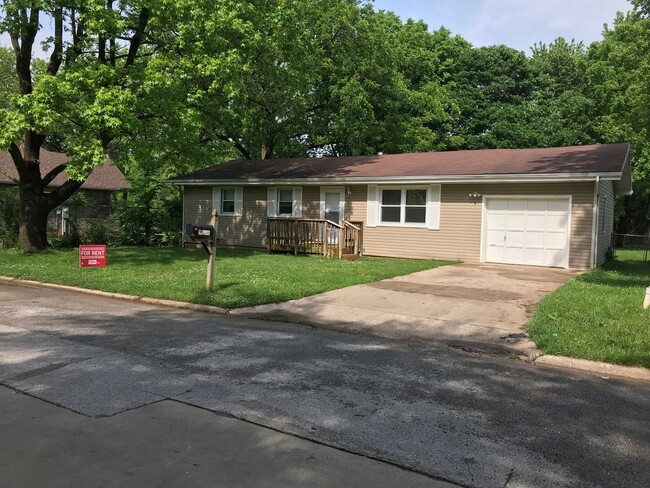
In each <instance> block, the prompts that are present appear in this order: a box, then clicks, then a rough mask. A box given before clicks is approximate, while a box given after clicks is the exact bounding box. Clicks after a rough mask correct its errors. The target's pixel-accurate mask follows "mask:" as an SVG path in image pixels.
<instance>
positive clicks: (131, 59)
mask: <svg viewBox="0 0 650 488" xmlns="http://www.w3.org/2000/svg"><path fill="white" fill-rule="evenodd" d="M149 15H150V11H149V9H148V8H147V7H143V8H142V10H141V11H140V21H139V23H138V27H137V28H136V30H135V33H134V34H133V38H132V39H131V45H130V46H129V54H128V56H127V58H126V63H125V65H124V66H125V67H126V68H128V67H129V66H132V65H133V63H135V58H136V56H137V54H138V49H140V44H141V43H142V38H143V37H144V31H145V29H146V28H147V23H148V22H149Z"/></svg>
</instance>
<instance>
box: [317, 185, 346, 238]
mask: <svg viewBox="0 0 650 488" xmlns="http://www.w3.org/2000/svg"><path fill="white" fill-rule="evenodd" d="M344 191H345V190H344V189H343V188H323V189H322V190H321V218H322V219H326V220H330V221H332V222H334V223H336V224H339V225H341V222H343V212H344V207H345V193H344ZM328 241H329V243H330V244H337V243H338V241H339V229H338V228H336V227H335V228H333V229H330V231H329V232H328Z"/></svg>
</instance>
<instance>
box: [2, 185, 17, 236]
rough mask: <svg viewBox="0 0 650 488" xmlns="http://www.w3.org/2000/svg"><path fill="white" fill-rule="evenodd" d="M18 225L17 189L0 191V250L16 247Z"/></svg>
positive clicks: (10, 188)
mask: <svg viewBox="0 0 650 488" xmlns="http://www.w3.org/2000/svg"><path fill="white" fill-rule="evenodd" d="M19 225H20V200H19V196H18V188H15V187H9V188H5V189H0V249H8V248H10V247H14V246H15V245H16V242H18V228H19Z"/></svg>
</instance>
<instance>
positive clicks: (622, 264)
mask: <svg viewBox="0 0 650 488" xmlns="http://www.w3.org/2000/svg"><path fill="white" fill-rule="evenodd" d="M648 286H650V263H649V262H643V261H642V253H641V252H640V251H619V252H618V253H617V259H616V260H615V261H612V262H608V263H606V264H605V265H604V266H603V267H602V268H598V269H595V270H592V271H588V272H587V273H584V274H583V275H581V276H578V277H576V278H574V279H572V280H571V281H569V282H568V283H566V284H564V285H563V286H561V287H560V288H558V289H557V291H555V292H554V293H552V294H551V295H549V296H548V297H546V298H544V299H543V300H542V301H541V302H540V304H539V306H538V307H537V310H536V311H535V314H534V315H533V319H532V321H531V322H530V324H529V325H528V333H529V334H530V336H531V338H532V339H533V340H534V341H535V342H536V343H537V346H538V347H539V348H540V349H541V350H542V351H544V352H545V353H548V354H558V355H562V356H572V357H577V358H583V359H593V360H598V361H607V362H610V363H617V364H628V365H635V366H645V367H647V368H650V310H643V298H644V296H645V290H646V288H647V287H648Z"/></svg>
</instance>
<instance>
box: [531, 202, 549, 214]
mask: <svg viewBox="0 0 650 488" xmlns="http://www.w3.org/2000/svg"><path fill="white" fill-rule="evenodd" d="M527 202H528V212H541V213H542V214H543V213H544V212H546V210H547V207H548V200H536V199H533V200H527Z"/></svg>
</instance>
